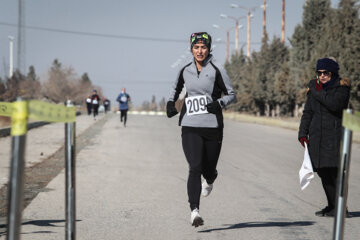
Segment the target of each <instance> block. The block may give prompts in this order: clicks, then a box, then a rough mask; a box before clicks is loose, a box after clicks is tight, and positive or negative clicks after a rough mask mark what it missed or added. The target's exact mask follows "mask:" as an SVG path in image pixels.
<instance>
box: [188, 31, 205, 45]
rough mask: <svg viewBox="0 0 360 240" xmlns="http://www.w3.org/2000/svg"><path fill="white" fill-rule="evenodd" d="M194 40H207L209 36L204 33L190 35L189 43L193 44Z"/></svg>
mask: <svg viewBox="0 0 360 240" xmlns="http://www.w3.org/2000/svg"><path fill="white" fill-rule="evenodd" d="M196 39H206V40H209V35H208V34H207V33H206V32H199V33H193V34H191V42H192V43H193V42H194V41H195V40H196Z"/></svg>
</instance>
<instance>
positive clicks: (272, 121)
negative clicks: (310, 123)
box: [224, 112, 360, 143]
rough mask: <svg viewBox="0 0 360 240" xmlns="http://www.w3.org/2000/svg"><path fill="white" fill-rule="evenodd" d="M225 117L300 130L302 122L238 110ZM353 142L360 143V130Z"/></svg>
mask: <svg viewBox="0 0 360 240" xmlns="http://www.w3.org/2000/svg"><path fill="white" fill-rule="evenodd" d="M224 118H226V119H231V120H234V121H240V122H247V123H255V124H262V125H268V126H274V127H281V128H287V129H291V130H295V131H298V130H299V124H300V118H295V117H292V118H284V117H279V118H278V117H258V116H253V115H248V114H242V113H237V112H224ZM353 142H356V143H360V132H353Z"/></svg>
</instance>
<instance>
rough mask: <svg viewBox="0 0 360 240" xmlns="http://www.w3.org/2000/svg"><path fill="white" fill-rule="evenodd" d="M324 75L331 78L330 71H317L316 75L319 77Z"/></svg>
mask: <svg viewBox="0 0 360 240" xmlns="http://www.w3.org/2000/svg"><path fill="white" fill-rule="evenodd" d="M322 74H324V75H325V76H330V72H329V71H316V75H318V76H319V77H320V76H321V75H322Z"/></svg>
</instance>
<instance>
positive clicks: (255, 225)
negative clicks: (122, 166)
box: [199, 221, 315, 232]
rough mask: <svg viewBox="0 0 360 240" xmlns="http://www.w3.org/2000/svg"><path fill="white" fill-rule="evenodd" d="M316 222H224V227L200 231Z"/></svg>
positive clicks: (307, 224) (290, 225)
mask: <svg viewBox="0 0 360 240" xmlns="http://www.w3.org/2000/svg"><path fill="white" fill-rule="evenodd" d="M314 223H315V222H312V221H299V222H247V223H237V224H233V225H231V224H224V225H223V226H225V227H222V228H213V229H207V230H203V231H199V232H213V231H223V230H230V229H238V228H253V227H296V226H301V227H304V226H310V225H313V224H314Z"/></svg>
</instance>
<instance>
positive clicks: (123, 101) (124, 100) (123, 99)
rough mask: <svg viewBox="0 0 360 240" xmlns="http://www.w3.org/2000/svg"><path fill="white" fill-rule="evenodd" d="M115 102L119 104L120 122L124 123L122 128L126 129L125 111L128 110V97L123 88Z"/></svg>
mask: <svg viewBox="0 0 360 240" xmlns="http://www.w3.org/2000/svg"><path fill="white" fill-rule="evenodd" d="M116 101H117V102H119V110H120V121H121V122H122V121H124V127H126V121H127V111H128V110H129V101H130V95H129V94H127V92H126V89H125V88H123V89H122V90H121V93H120V94H119V96H118V97H117V98H116ZM123 119H124V120H123Z"/></svg>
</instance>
